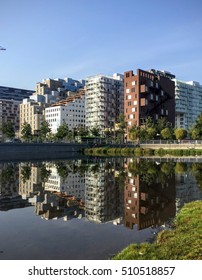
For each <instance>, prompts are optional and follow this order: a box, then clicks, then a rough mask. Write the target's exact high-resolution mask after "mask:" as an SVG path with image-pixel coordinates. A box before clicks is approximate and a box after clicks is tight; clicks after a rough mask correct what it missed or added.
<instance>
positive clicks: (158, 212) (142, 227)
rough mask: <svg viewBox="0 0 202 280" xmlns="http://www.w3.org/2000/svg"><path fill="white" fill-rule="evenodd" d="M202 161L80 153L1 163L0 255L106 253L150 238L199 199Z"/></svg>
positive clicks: (15, 257) (40, 256)
mask: <svg viewBox="0 0 202 280" xmlns="http://www.w3.org/2000/svg"><path fill="white" fill-rule="evenodd" d="M201 171H202V162H200V160H198V162H191V161H190V160H189V159H183V162H180V161H177V162H176V160H166V161H165V160H160V159H158V158H156V159H154V160H150V159H145V160H144V159H139V158H119V157H117V158H115V157H114V158H113V157H111V158H110V157H108V158H104V157H103V158H93V157H89V158H82V159H79V158H78V159H69V160H67V159H62V160H43V161H42V160H38V161H37V160H33V161H26V160H25V161H23V162H20V161H18V162H9V161H6V162H3V161H1V162H0V259H1V260H23V259H25V260H35V259H41V260H48V259H50V260H59V259H61V260H63V259H64V260H65V259H67V260H68V259H69V260H77V259H78V260H89V259H92V260H96V259H103V260H104V259H110V258H111V257H112V256H113V255H114V254H116V253H118V252H119V251H120V250H122V249H123V248H124V247H126V246H127V245H129V244H131V243H142V242H153V240H154V238H155V236H156V234H157V232H158V231H160V230H162V229H164V228H165V227H166V228H169V227H170V224H171V221H172V219H173V218H174V217H175V216H176V214H177V213H178V211H179V210H180V209H181V207H182V206H183V205H184V204H185V203H187V202H190V201H193V200H201V199H202V172H201Z"/></svg>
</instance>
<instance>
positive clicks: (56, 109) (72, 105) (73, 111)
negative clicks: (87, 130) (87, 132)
mask: <svg viewBox="0 0 202 280" xmlns="http://www.w3.org/2000/svg"><path fill="white" fill-rule="evenodd" d="M45 120H46V121H47V122H48V123H49V124H50V128H51V131H52V133H57V130H58V127H59V126H61V125H62V124H63V123H66V124H67V125H68V127H69V129H70V130H71V129H72V128H75V127H79V126H85V92H84V91H83V90H82V91H80V93H78V94H75V95H73V96H71V97H68V98H67V99H65V100H61V101H59V102H57V103H55V104H53V105H52V106H51V107H48V108H46V109H45Z"/></svg>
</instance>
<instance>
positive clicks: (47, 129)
mask: <svg viewBox="0 0 202 280" xmlns="http://www.w3.org/2000/svg"><path fill="white" fill-rule="evenodd" d="M50 132H51V128H50V124H49V123H48V122H47V121H42V123H41V128H40V136H41V137H42V138H43V139H46V137H47V134H48V133H50Z"/></svg>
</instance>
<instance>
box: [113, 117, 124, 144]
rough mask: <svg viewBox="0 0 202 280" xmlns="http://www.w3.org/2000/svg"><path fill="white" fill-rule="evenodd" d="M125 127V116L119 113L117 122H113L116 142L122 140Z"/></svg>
mask: <svg viewBox="0 0 202 280" xmlns="http://www.w3.org/2000/svg"><path fill="white" fill-rule="evenodd" d="M126 127H127V122H126V120H125V116H124V115H123V114H120V115H119V117H118V122H117V123H116V124H115V127H114V129H115V138H116V141H118V142H124V134H125V130H126Z"/></svg>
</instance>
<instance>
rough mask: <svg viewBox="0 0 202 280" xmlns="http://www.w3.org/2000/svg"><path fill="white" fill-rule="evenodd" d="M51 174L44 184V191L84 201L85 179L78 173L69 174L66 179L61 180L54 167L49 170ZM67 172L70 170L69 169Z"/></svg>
mask: <svg viewBox="0 0 202 280" xmlns="http://www.w3.org/2000/svg"><path fill="white" fill-rule="evenodd" d="M49 170H51V174H50V176H49V178H48V181H47V182H46V183H45V190H46V191H51V192H59V193H62V194H66V195H70V196H75V198H76V199H81V200H82V201H83V202H84V201H85V178H84V176H81V175H80V174H79V173H78V172H76V173H72V172H69V174H68V175H67V177H66V178H62V177H61V176H60V175H59V174H58V172H57V168H56V167H55V166H53V167H51V168H49ZM69 170H71V168H70V167H69Z"/></svg>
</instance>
